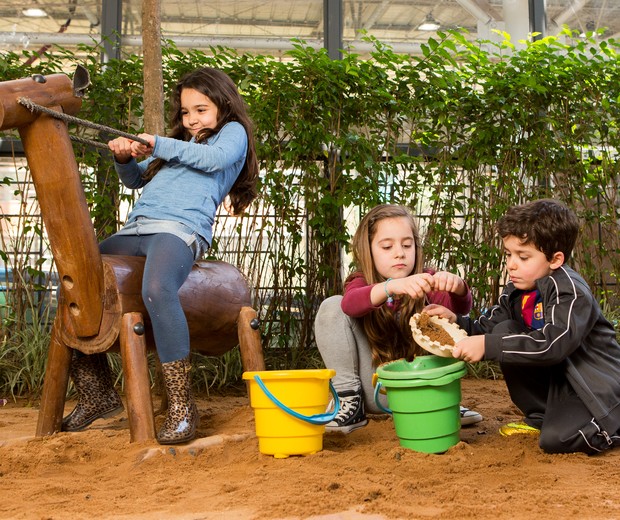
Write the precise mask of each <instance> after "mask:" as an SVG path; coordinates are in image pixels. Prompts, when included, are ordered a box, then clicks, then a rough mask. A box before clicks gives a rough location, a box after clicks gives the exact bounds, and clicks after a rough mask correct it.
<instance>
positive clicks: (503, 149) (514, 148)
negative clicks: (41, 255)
mask: <svg viewBox="0 0 620 520" xmlns="http://www.w3.org/2000/svg"><path fill="white" fill-rule="evenodd" d="M562 40H565V41H568V42H570V43H563V42H562ZM373 43H374V46H375V50H374V52H373V53H372V55H371V57H370V58H369V59H361V58H360V57H359V56H358V55H356V54H355V53H354V52H349V53H345V54H344V57H343V59H342V60H337V61H334V60H331V59H329V57H328V56H327V53H326V52H325V51H324V50H315V49H313V48H311V47H309V46H306V45H305V44H304V42H302V41H299V42H296V45H295V49H294V50H293V51H291V52H289V53H288V55H287V57H286V59H285V60H281V59H277V58H273V57H269V56H254V55H245V54H237V53H236V52H234V51H232V50H230V49H224V48H213V49H211V52H209V53H204V52H200V51H189V52H181V51H180V50H179V49H177V48H175V47H174V46H173V45H171V44H169V45H167V46H166V47H165V48H164V62H163V71H164V82H165V90H166V91H170V90H171V87H172V85H173V84H174V82H175V81H176V79H177V78H178V77H179V76H180V75H181V74H183V73H184V72H186V71H188V70H191V69H193V68H196V67H198V66H201V65H210V66H215V67H219V68H221V69H223V70H224V71H226V72H227V73H228V74H229V75H230V76H231V77H232V78H233V79H234V81H235V82H236V83H237V84H238V85H239V88H240V90H241V92H242V94H243V95H244V97H245V99H246V100H247V103H248V105H249V107H250V110H251V114H252V117H253V120H254V122H255V125H256V136H257V139H258V141H259V145H258V153H259V158H260V164H261V168H262V170H263V173H264V175H263V177H262V186H261V190H260V191H261V198H260V200H259V201H257V203H256V206H255V209H254V210H253V211H250V212H249V214H248V215H247V216H246V217H244V218H242V219H240V220H239V221H238V225H237V226H236V228H235V229H236V231H235V236H232V237H231V236H225V237H224V236H220V235H218V236H216V241H215V244H214V251H213V255H214V256H216V257H218V258H222V259H225V260H228V261H231V262H232V263H235V264H237V265H240V266H241V267H242V269H243V270H244V271H245V272H246V274H247V275H248V277H249V278H250V280H251V281H252V283H253V284H254V286H256V287H270V289H269V290H265V291H258V290H257V291H256V294H255V298H256V302H255V303H256V306H257V307H258V308H259V309H260V312H261V317H262V320H263V323H264V327H263V335H264V339H265V344H266V345H270V346H271V347H274V348H275V349H276V350H275V351H277V352H279V353H280V354H279V357H277V360H275V361H273V364H274V365H279V366H287V367H291V366H292V367H294V366H298V365H300V364H303V363H304V362H306V359H307V358H306V357H305V354H304V351H307V350H308V349H311V348H312V347H313V334H312V323H313V321H314V315H315V312H316V308H317V304H318V303H319V302H320V301H321V300H322V299H323V298H324V297H326V296H327V295H329V294H333V293H337V292H340V291H341V290H342V276H343V273H344V274H346V272H347V270H348V267H349V266H348V265H344V266H343V265H341V263H342V260H341V259H342V256H341V254H340V248H341V246H345V247H346V245H347V244H348V241H349V238H350V234H351V228H350V227H347V226H346V225H345V222H344V216H345V215H346V214H347V209H348V208H355V211H358V212H360V213H363V212H364V211H365V210H366V209H367V208H369V207H371V206H373V205H375V204H377V203H380V202H385V201H392V202H399V203H404V204H408V205H410V206H411V207H412V208H414V210H415V211H416V212H417V213H419V214H420V221H421V224H422V227H423V229H424V231H425V251H426V256H427V258H428V261H429V262H430V263H432V264H434V265H435V266H437V267H440V268H447V269H451V270H458V271H460V272H461V273H463V274H464V275H465V276H466V277H467V280H468V281H469V283H470V285H471V287H472V289H473V291H474V299H475V304H476V306H477V307H478V308H484V307H486V306H488V305H489V304H490V303H492V302H493V301H494V300H495V299H496V298H497V295H498V293H499V291H500V290H501V284H502V277H501V273H502V258H501V250H500V248H499V245H500V244H499V241H498V240H497V238H496V237H495V233H494V229H493V224H494V222H495V221H496V220H497V218H498V217H499V216H500V215H501V214H502V213H503V212H504V211H505V209H506V208H507V207H508V206H510V205H513V204H515V203H520V202H522V201H525V200H529V199H533V198H539V197H547V196H552V197H557V198H559V199H562V200H564V201H566V202H567V203H568V204H570V205H571V206H572V207H573V208H574V209H575V210H576V211H577V213H578V214H579V216H580V217H581V218H582V221H583V223H584V224H583V230H582V234H581V240H580V243H579V245H578V247H577V250H576V251H575V254H574V262H573V263H574V265H575V267H577V268H578V269H579V270H580V271H581V272H582V274H583V275H584V276H585V278H586V279H587V280H588V282H589V283H590V284H591V286H592V288H593V289H594V290H595V291H596V292H597V294H598V295H599V297H600V299H601V300H604V301H605V302H611V304H612V306H611V307H610V308H612V309H613V306H614V305H615V302H617V298H618V296H619V289H618V286H617V285H616V277H617V274H618V272H620V269H619V267H620V266H619V263H620V262H619V255H618V251H619V241H620V234H619V233H618V216H619V215H618V168H619V163H618V160H617V151H616V148H617V146H618V143H619V129H618V121H619V113H620V112H619V110H620V109H619V101H620V67H619V63H618V56H617V50H618V44H617V43H616V42H615V41H600V42H599V41H597V40H595V39H594V38H589V39H579V38H577V35H576V34H574V33H571V32H570V31H568V30H567V31H565V32H564V33H563V34H562V35H560V37H558V38H555V37H548V38H544V39H542V40H539V41H536V42H534V43H529V44H528V45H527V47H526V48H524V49H520V50H517V49H515V48H514V47H513V46H512V44H511V43H510V42H509V41H508V40H507V41H505V42H504V43H502V44H493V43H490V42H481V41H478V42H473V43H472V42H468V41H466V39H465V38H464V37H463V36H462V35H461V34H459V33H458V32H449V33H445V34H444V33H438V36H437V39H430V40H429V41H428V44H427V45H424V46H423V55H422V56H420V57H412V56H408V55H400V54H396V53H394V52H393V51H392V50H391V49H390V48H389V47H387V46H385V45H383V44H382V43H381V42H378V41H374V40H373ZM30 55H31V53H30V52H27V51H24V52H23V53H4V54H2V55H0V76H1V77H2V78H4V79H12V78H18V77H23V76H25V75H29V74H30V73H35V72H36V73H44V74H46V73H52V72H60V71H66V72H67V73H69V74H71V72H72V70H73V69H74V67H75V65H76V64H77V63H80V64H82V65H84V66H85V67H87V68H88V70H89V72H90V75H91V80H92V86H91V87H90V88H89V90H88V91H87V95H86V97H85V99H84V103H83V108H82V111H81V113H80V117H82V118H85V119H88V120H91V121H94V122H96V123H101V124H104V125H107V126H111V127H114V128H118V129H121V130H124V131H128V132H132V133H137V132H139V131H141V130H142V129H141V126H140V125H141V114H142V109H143V107H142V104H141V102H142V60H141V58H140V57H139V56H133V55H132V56H126V57H124V58H123V59H122V60H118V61H116V60H112V61H110V62H108V63H106V64H105V65H103V64H101V63H100V62H99V52H98V49H93V48H87V47H84V48H81V49H80V51H79V52H78V53H75V54H73V53H71V52H68V51H63V50H62V49H55V50H54V53H53V54H47V55H45V56H44V57H43V59H42V60H39V61H37V62H35V65H34V66H32V67H31V69H30V70H28V71H24V66H23V62H24V61H25V59H27V57H29V56H30ZM72 132H75V133H77V134H79V135H88V132H89V131H88V130H86V129H84V128H77V129H75V130H73V129H72ZM100 137H102V138H104V139H105V136H100ZM75 150H76V156H77V159H78V162H79V164H80V166H81V168H82V170H83V172H84V184H85V187H86V191H87V198H88V200H89V202H90V204H91V210H92V215H93V219H94V221H95V224H96V229H97V232H98V233H99V235H100V236H101V237H103V236H106V235H109V234H110V233H112V232H113V231H114V230H115V229H116V227H117V225H118V222H117V221H118V214H117V207H118V203H119V200H120V199H121V198H122V197H124V196H125V197H126V195H122V194H121V193H120V191H119V182H118V179H117V178H116V175H115V173H114V171H113V168H112V164H111V161H110V158H109V157H108V156H107V155H106V154H105V152H104V153H103V154H102V153H101V152H99V151H92V150H88V149H86V148H84V147H83V146H80V145H76V147H75ZM257 213H267V214H269V215H271V216H272V217H270V218H268V219H265V218H260V217H258V216H257V215H256V214H257ZM256 250H261V251H262V253H261V255H258V254H256V253H255V251H256Z"/></svg>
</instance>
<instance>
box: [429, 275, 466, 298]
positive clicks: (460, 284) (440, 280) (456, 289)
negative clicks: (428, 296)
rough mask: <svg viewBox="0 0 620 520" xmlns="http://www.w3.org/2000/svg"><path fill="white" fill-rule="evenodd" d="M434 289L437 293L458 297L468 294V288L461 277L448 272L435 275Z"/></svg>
mask: <svg viewBox="0 0 620 520" xmlns="http://www.w3.org/2000/svg"><path fill="white" fill-rule="evenodd" d="M433 289H434V290H435V291H446V292H451V293H454V294H456V295H458V296H465V295H466V294H467V287H466V286H465V282H464V281H463V279H462V278H461V277H460V276H457V275H455V274H452V273H449V272H447V271H437V272H436V273H435V274H434V275H433Z"/></svg>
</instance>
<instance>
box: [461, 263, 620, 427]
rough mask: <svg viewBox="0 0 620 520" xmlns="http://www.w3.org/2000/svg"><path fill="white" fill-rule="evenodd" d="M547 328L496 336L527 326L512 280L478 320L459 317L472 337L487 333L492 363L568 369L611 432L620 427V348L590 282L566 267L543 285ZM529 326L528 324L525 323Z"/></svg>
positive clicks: (539, 284) (583, 397)
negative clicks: (508, 324)
mask: <svg viewBox="0 0 620 520" xmlns="http://www.w3.org/2000/svg"><path fill="white" fill-rule="evenodd" d="M537 287H538V290H539V291H540V294H541V296H542V301H543V315H544V320H545V325H544V326H543V328H542V329H540V330H531V331H529V332H527V333H522V334H494V333H493V329H494V328H495V326H496V325H497V324H498V323H501V322H503V321H506V320H515V321H517V322H519V323H521V324H523V318H522V316H521V295H522V293H523V291H521V290H519V289H516V288H515V286H514V285H513V284H512V283H511V282H509V283H508V284H507V285H506V287H505V289H504V292H503V293H502V295H501V296H500V298H499V303H498V305H496V306H494V307H493V308H491V309H489V310H488V311H487V312H486V313H485V314H484V315H482V316H481V317H480V318H479V319H478V320H476V321H474V320H471V319H470V318H468V317H466V316H459V317H458V321H457V323H458V324H459V326H461V327H462V328H463V329H465V330H466V331H467V332H468V334H470V335H475V334H485V356H484V358H485V359H487V360H494V361H498V362H499V363H500V364H513V365H525V366H527V365H531V366H552V365H558V364H562V365H564V373H565V374H566V378H567V380H568V381H569V383H570V384H571V386H572V387H573V389H574V390H575V392H576V393H577V395H578V396H579V397H580V399H581V400H582V401H583V403H584V404H585V405H586V406H587V408H588V409H589V410H590V412H591V413H592V415H593V416H594V418H595V419H596V420H597V421H598V423H599V424H600V425H601V426H602V427H603V428H604V429H605V430H606V431H607V432H612V433H613V432H616V431H618V429H619V428H620V346H619V345H618V342H617V341H616V333H615V330H614V328H613V326H612V325H611V323H610V322H609V321H608V320H606V319H605V317H604V316H603V314H602V312H601V309H600V307H599V305H598V302H597V301H596V300H595V298H594V296H593V294H592V292H591V291H590V288H589V287H588V285H587V283H586V282H585V280H584V279H583V278H582V277H581V276H580V275H579V274H578V273H577V272H575V271H574V270H573V269H571V268H570V267H568V266H566V265H564V266H562V267H560V268H558V269H556V270H555V271H553V272H552V273H551V275H549V276H547V277H545V278H541V279H540V280H538V281H537ZM523 327H524V328H525V324H523Z"/></svg>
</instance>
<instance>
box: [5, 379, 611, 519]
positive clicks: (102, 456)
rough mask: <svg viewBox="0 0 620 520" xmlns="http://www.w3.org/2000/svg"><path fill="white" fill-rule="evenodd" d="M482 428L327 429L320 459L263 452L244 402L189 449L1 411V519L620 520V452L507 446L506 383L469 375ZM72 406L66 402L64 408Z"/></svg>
mask: <svg viewBox="0 0 620 520" xmlns="http://www.w3.org/2000/svg"><path fill="white" fill-rule="evenodd" d="M462 387H463V402H464V404H466V405H468V406H470V407H472V408H475V409H476V410H478V411H480V412H481V413H482V414H483V415H484V417H485V419H484V421H483V422H481V423H479V424H477V425H474V426H471V427H467V428H463V429H462V430H461V442H459V443H458V444H457V445H456V446H454V447H453V448H451V449H450V450H449V451H448V452H446V453H444V454H441V455H434V454H433V455H431V454H424V453H418V452H414V451H411V450H409V449H406V448H402V447H400V445H399V441H398V437H397V436H396V433H395V431H394V427H393V423H392V420H391V419H387V420H386V419H379V418H375V419H373V420H371V421H370V424H369V425H368V426H367V427H366V428H362V429H360V430H357V431H355V432H353V433H352V434H350V435H348V436H344V435H341V434H326V435H325V436H324V443H323V450H322V451H320V452H319V453H316V454H314V455H310V456H306V457H301V456H292V457H289V458H285V459H276V458H274V457H271V456H268V455H262V454H260V453H259V451H258V443H257V438H256V436H255V434H254V412H253V410H252V409H251V408H250V406H249V403H248V399H247V398H246V397H245V396H212V397H210V398H208V399H201V400H200V401H199V410H200V414H201V423H200V428H199V438H198V439H197V440H196V441H194V442H193V443H192V444H190V445H188V446H185V447H182V448H179V447H177V448H163V447H161V446H159V445H157V444H150V443H149V444H146V443H144V444H140V443H130V442H129V429H128V423H127V419H126V416H124V415H123V416H117V417H115V418H112V419H108V420H102V421H98V422H96V423H95V424H93V426H92V427H91V428H90V429H88V430H86V431H84V432H80V433H72V434H70V433H61V434H56V435H53V436H51V437H46V438H36V439H35V438H33V433H34V430H35V427H36V420H37V410H36V409H35V408H28V407H24V406H23V405H20V404H19V403H17V404H14V403H12V402H9V403H8V404H6V405H5V406H1V407H0V489H1V493H0V518H3V519H5V518H11V519H13V518H15V519H37V520H56V519H65V518H66V519H81V518H109V519H132V520H135V519H147V518H148V519H152V518H157V519H159V518H162V519H183V520H198V519H205V520H210V519H232V520H236V519H244V520H245V519H251V520H260V519H272V520H273V519H279V520H281V519H291V520H292V519H318V518H321V519H325V520H385V519H414V518H415V519H417V518H420V519H427V518H431V519H443V518H449V519H461V518H476V519H481V520H483V519H493V520H497V519H504V518H510V519H511V520H521V519H526V518H527V519H530V518H534V517H542V518H563V519H566V518H575V519H576V518H579V519H614V518H618V519H620V495H618V492H617V491H618V486H619V484H618V482H620V450H616V451H613V452H608V453H607V454H605V455H602V456H598V457H588V456H586V455H582V454H572V455H546V454H544V453H542V451H541V450H540V449H539V448H538V445H537V441H536V439H535V438H532V437H525V438H524V437H521V438H516V437H511V438H503V437H501V436H500V435H499V434H498V427H499V426H500V425H501V424H502V423H503V422H506V421H510V420H514V419H518V418H519V415H518V413H517V410H516V409H515V408H514V407H513V406H512V404H511V403H510V401H509V399H508V396H507V393H506V389H505V386H504V383H503V382H502V381H479V380H475V379H464V380H463V381H462ZM72 406H73V403H67V411H68V410H70V409H71V408H72Z"/></svg>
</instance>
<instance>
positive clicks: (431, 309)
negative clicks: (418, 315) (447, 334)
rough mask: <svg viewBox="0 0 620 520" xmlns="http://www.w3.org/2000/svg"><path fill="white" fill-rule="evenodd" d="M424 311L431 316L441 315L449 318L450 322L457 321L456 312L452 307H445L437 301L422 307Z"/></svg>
mask: <svg viewBox="0 0 620 520" xmlns="http://www.w3.org/2000/svg"><path fill="white" fill-rule="evenodd" d="M422 312H425V313H426V314H428V315H429V316H439V317H440V318H445V319H447V320H448V321H449V322H450V323H454V322H455V321H456V314H454V313H453V312H452V311H451V310H450V309H448V308H447V307H444V306H443V305H437V304H436V303H431V304H430V305H427V306H426V307H424V308H423V309H422Z"/></svg>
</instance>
